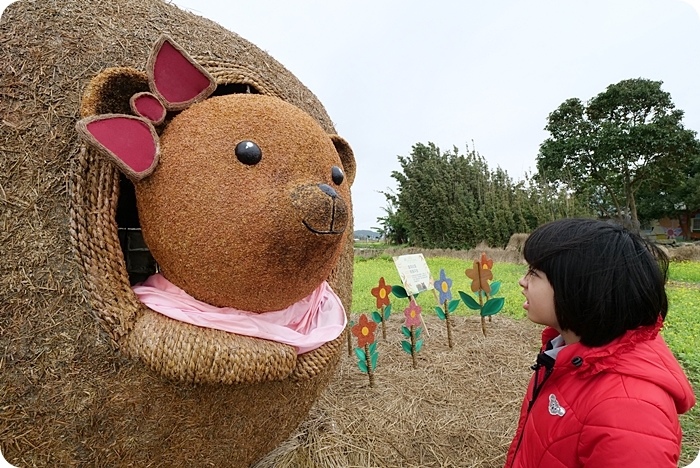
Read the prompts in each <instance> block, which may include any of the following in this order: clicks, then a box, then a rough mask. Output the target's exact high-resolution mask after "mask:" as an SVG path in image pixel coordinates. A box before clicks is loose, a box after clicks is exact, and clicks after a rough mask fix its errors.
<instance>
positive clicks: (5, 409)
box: [0, 0, 352, 466]
mask: <svg viewBox="0 0 700 468" xmlns="http://www.w3.org/2000/svg"><path fill="white" fill-rule="evenodd" d="M162 33H166V34H168V35H170V36H171V37H173V38H174V39H175V40H176V41H177V42H178V43H179V44H180V45H181V46H182V47H183V48H184V49H185V50H187V51H188V52H190V53H191V55H193V56H194V58H195V59H196V60H197V61H198V62H199V63H201V64H202V65H203V66H204V67H205V68H207V70H208V71H209V72H210V73H211V74H212V75H213V76H214V77H215V79H216V80H217V82H219V83H221V84H224V83H225V84H228V85H231V86H236V85H246V84H249V85H252V86H254V87H255V88H256V89H258V90H260V91H261V92H262V93H264V94H269V95H272V96H277V97H280V98H282V99H284V100H286V101H287V102H290V103H292V104H294V105H296V106H298V107H300V108H301V109H303V110H305V111H306V112H307V113H309V114H310V115H311V116H312V117H314V118H315V119H316V120H318V122H319V123H320V124H321V126H322V127H323V128H324V129H325V130H326V131H327V132H329V133H335V131H334V129H333V126H332V123H331V120H330V118H329V117H328V115H327V114H326V112H325V110H324V108H323V106H322V105H321V103H320V102H319V101H318V99H317V98H316V97H315V96H314V95H313V94H312V93H311V92H310V91H309V90H308V89H307V88H305V87H304V86H303V85H302V84H301V83H300V82H299V81H298V80H297V79H296V78H295V77H294V76H293V75H292V74H291V73H290V72H289V71H287V70H286V69H285V68H284V67H283V66H282V65H280V64H279V63H278V62H277V61H275V60H274V59H273V58H272V57H270V56H269V55H267V54H266V53H264V52H263V51H261V50H260V49H259V48H257V47H255V46H254V45H252V44H251V43H249V42H248V41H246V40H244V39H243V38H241V37H239V36H238V35H236V34H235V33H232V32H229V31H227V30H225V29H223V28H222V27H220V26H219V25H217V24H215V23H213V22H211V21H209V20H206V19H203V18H200V17H197V16H194V15H192V14H190V13H187V12H184V11H181V10H179V9H178V8H177V7H175V6H173V5H170V4H168V3H166V2H164V1H161V0H113V1H103V0H41V1H38V0H37V1H29V0H20V1H18V2H16V3H13V4H12V5H10V6H9V7H8V8H7V9H6V11H5V12H4V14H3V16H2V20H1V21H0V46H1V47H0V63H2V67H3V68H2V75H1V76H0V80H1V81H0V115H2V125H1V126H0V206H2V211H1V214H0V216H1V217H2V218H1V221H0V258H2V263H0V303H2V309H1V310H0V347H1V348H2V350H3V355H2V359H1V360H0V362H2V367H3V369H2V374H1V375H2V376H1V377H0V449H1V450H2V452H3V454H4V456H5V458H6V459H7V460H8V461H10V462H11V463H13V464H15V465H19V466H76V465H89V466H124V465H130V466H204V465H206V466H231V465H234V464H237V465H241V466H246V465H248V464H249V463H250V462H251V461H252V460H254V459H256V458H259V457H260V455H261V453H265V452H266V451H268V450H270V449H272V448H274V447H275V446H276V445H278V444H279V443H280V442H281V441H282V440H283V438H284V437H286V435H285V434H289V433H290V432H291V431H293V430H294V428H295V426H296V425H297V423H298V422H299V417H300V415H302V414H305V412H306V411H308V408H309V407H310V406H311V405H312V403H313V401H314V400H315V399H316V397H317V395H318V393H319V392H320V390H321V389H322V388H323V386H324V385H325V383H327V382H328V380H330V378H331V377H332V372H333V369H334V367H335V366H334V365H333V362H330V365H329V366H327V368H326V369H325V370H324V371H323V372H319V374H318V375H317V377H316V380H315V381H314V380H308V379H306V380H305V379H304V378H303V376H301V377H300V378H299V379H298V380H297V381H295V382H292V383H291V384H290V383H289V382H286V381H281V382H274V383H269V384H265V385H264V386H263V387H264V388H258V387H246V386H238V387H231V386H227V385H215V384H206V385H195V384H191V383H175V382H171V381H168V380H166V379H163V378H162V377H161V376H159V375H157V374H156V373H155V372H153V371H152V370H151V369H149V368H148V367H147V366H145V365H144V364H143V363H142V362H140V361H138V360H134V359H129V358H128V356H127V355H126V354H125V353H124V352H123V351H124V350H119V349H118V346H117V343H118V341H119V338H120V333H128V331H129V330H128V323H127V322H128V321H127V320H125V319H124V317H125V316H126V317H127V318H128V316H129V314H130V313H132V311H133V310H135V306H134V304H133V303H134V300H133V294H132V293H131V290H130V285H129V278H128V275H127V273H126V271H125V267H124V258H123V255H122V253H121V251H120V250H119V248H118V246H119V242H118V239H117V227H116V221H115V213H116V210H117V205H118V204H119V203H120V202H121V200H120V178H119V175H118V173H117V172H116V169H114V168H113V167H111V166H110V165H108V164H107V163H105V162H103V161H102V160H101V159H99V158H96V157H94V155H92V154H91V152H89V151H88V152H86V151H81V145H80V144H79V142H78V138H77V135H76V132H75V130H74V127H75V122H76V120H77V119H78V118H79V107H80V100H81V96H82V95H83V92H84V89H85V86H86V85H87V83H88V81H89V80H90V79H91V78H92V77H93V76H95V75H96V74H97V73H98V72H100V71H101V70H103V69H105V68H108V67H115V66H120V67H122V66H127V67H133V68H136V69H140V70H142V69H143V68H144V65H145V63H146V59H147V56H148V53H149V51H150V50H151V47H152V45H153V43H154V42H155V41H156V40H157V39H158V37H159V36H160V35H161V34H162ZM350 236H352V229H348V238H350ZM115 245H116V246H117V247H116V248H115ZM330 282H331V285H332V286H333V287H334V289H335V291H336V292H337V293H338V295H339V296H340V298H341V300H342V301H343V303H344V305H345V307H346V309H347V310H350V298H351V282H352V242H348V243H347V247H346V250H345V253H344V255H342V256H341V260H340V263H339V264H338V266H337V268H336V269H335V270H334V271H333V273H332V274H331V278H330ZM105 310H106V311H109V313H104V311H105ZM107 329H109V330H110V332H106V330H107ZM331 361H332V359H331ZM309 365H310V366H313V365H314V363H313V362H311V363H309ZM290 387H291V388H292V390H293V392H292V393H290ZM297 395H301V398H297V399H295V398H296V396H297ZM246 401H249V402H250V404H245V402H246ZM280 401H294V402H295V405H294V410H290V411H292V412H294V414H286V413H284V412H279V411H276V410H274V408H275V407H279V406H280V405H276V404H271V403H273V402H274V403H276V402H280ZM241 402H244V404H241ZM266 402H267V403H270V404H266ZM253 403H254V404H253ZM261 406H262V407H263V408H264V410H262V412H261V410H260V407H261ZM290 406H291V405H290ZM287 416H289V417H287ZM260 420H263V421H267V422H268V423H270V422H271V423H272V425H273V426H275V428H276V429H277V431H276V432H273V433H271V432H269V431H267V430H266V426H261V425H256V424H255V422H254V421H260ZM269 425H270V424H268V425H267V426H269ZM241 440H246V441H247V442H246V443H245V444H241V443H240V441H241Z"/></svg>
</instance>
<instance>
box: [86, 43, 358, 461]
mask: <svg viewBox="0 0 700 468" xmlns="http://www.w3.org/2000/svg"><path fill="white" fill-rule="evenodd" d="M146 68H147V71H146V77H145V78H146V80H147V82H148V87H149V90H148V91H139V92H135V93H134V92H133V91H134V88H133V86H132V84H133V83H134V82H138V81H139V80H143V78H144V77H143V76H142V73H141V72H138V71H136V70H134V69H129V68H112V69H107V70H105V71H104V72H102V73H100V74H99V75H98V76H96V77H95V78H94V79H93V80H92V81H91V83H90V86H89V87H88V90H87V92H86V94H85V96H84V99H83V104H82V114H83V115H84V118H83V119H82V120H80V121H79V122H78V124H77V126H76V128H77V130H78V132H79V134H80V135H81V136H82V137H83V138H84V140H85V141H86V142H87V144H88V145H89V146H90V147H91V148H93V149H95V150H97V151H98V152H99V153H101V154H102V156H104V157H106V158H107V159H108V160H110V161H112V162H113V163H114V164H115V165H116V166H117V167H118V168H119V169H120V171H121V172H122V173H123V174H125V175H126V177H128V179H129V180H130V181H131V182H132V183H133V185H134V187H135V195H136V204H137V209H138V218H139V221H140V226H141V228H142V232H143V238H144V241H145V243H146V245H147V246H148V248H149V250H150V252H151V253H152V255H153V257H154V258H155V260H156V262H157V264H158V269H159V272H158V273H156V274H154V275H152V276H150V277H149V278H148V279H146V280H145V281H144V282H141V283H137V284H136V285H135V286H134V287H133V290H134V294H136V296H137V297H138V298H139V300H140V302H142V303H143V304H144V307H143V309H142V310H141V311H140V313H138V314H135V315H134V316H133V317H132V323H130V324H127V325H126V326H124V325H120V326H123V327H124V328H125V329H126V330H127V332H126V333H125V334H124V335H123V336H120V337H119V338H118V340H117V341H118V343H119V346H120V347H121V348H123V349H124V350H125V351H126V353H127V354H128V355H129V356H130V357H133V358H136V359H140V360H141V361H142V362H143V363H144V364H146V365H147V366H148V367H150V368H151V369H152V371H153V372H155V373H157V374H159V375H160V376H161V377H162V378H164V379H169V380H172V381H176V382H181V383H186V384H192V385H213V386H222V385H223V386H238V387H240V389H241V391H240V392H239V393H238V395H237V398H236V399H232V400H230V401H228V403H227V405H226V406H225V407H222V408H221V412H222V415H221V417H224V418H225V417H226V415H227V414H229V415H230V417H231V420H230V426H229V431H231V432H233V433H240V434H241V436H242V438H241V440H237V441H235V443H236V444H238V445H239V446H240V449H237V448H236V447H233V448H232V447H228V448H227V450H232V453H234V454H235V460H230V462H231V463H232V464H237V465H240V466H247V465H249V464H250V463H251V462H253V461H254V460H256V459H257V458H260V457H261V456H263V455H264V454H265V453H266V451H268V450H270V449H273V448H274V447H275V444H277V443H280V442H281V441H282V440H284V438H286V437H287V436H289V434H290V432H291V430H292V429H294V427H295V426H296V425H297V424H299V423H300V422H301V420H302V419H303V417H305V416H306V412H308V409H309V406H310V404H311V403H312V402H313V400H314V399H315V398H316V396H317V395H318V393H319V392H320V390H321V389H322V388H323V387H324V386H325V385H326V384H327V382H328V378H329V377H328V376H329V374H330V372H332V370H333V369H334V368H335V366H336V364H337V362H338V356H339V350H340V347H339V343H340V341H341V340H342V334H343V332H344V329H345V326H346V314H345V311H344V308H343V305H342V303H341V301H340V299H339V298H338V296H337V295H336V294H335V293H334V292H333V290H332V289H331V288H330V287H329V286H328V283H327V282H326V279H327V278H328V277H329V275H330V273H331V270H332V269H333V267H334V266H335V265H336V263H337V261H338V258H339V256H340V254H341V251H342V249H343V247H344V241H345V239H346V236H345V232H346V229H350V228H351V226H349V220H350V211H349V210H350V204H349V198H350V184H351V182H352V179H353V177H354V172H355V163H354V158H353V154H352V151H351V149H350V147H349V145H348V144H347V142H346V141H345V140H343V139H342V138H341V137H339V136H337V135H329V134H327V133H326V132H325V131H324V130H323V129H322V128H321V127H320V125H319V124H318V123H317V122H316V121H315V120H314V119H313V118H312V117H311V116H309V115H308V114H306V113H305V112H303V111H302V110H300V109H299V108H297V107H295V106H293V105H291V104H288V103H286V102H285V101H283V100H281V99H278V98H276V97H271V96H264V95H261V94H253V93H244V94H223V95H217V96H212V94H213V93H214V92H215V91H216V88H217V86H216V82H215V80H214V79H213V78H212V77H211V76H210V74H209V73H208V72H207V71H206V70H205V69H204V68H203V67H201V66H200V65H198V64H197V63H196V62H195V61H194V60H193V59H192V58H191V57H190V56H189V55H188V54H187V53H186V52H185V51H184V50H183V49H182V48H181V47H180V46H178V45H177V44H176V43H175V42H174V41H173V40H172V39H170V38H169V37H167V36H162V37H161V38H160V39H159V40H158V42H157V43H156V44H155V46H154V48H153V51H152V53H151V55H150V57H149V60H148V64H147V67H146ZM119 101H121V102H122V103H123V102H125V101H126V102H128V103H129V106H130V108H131V110H132V113H130V114H123V113H114V112H113V111H112V110H111V109H110V108H109V106H110V105H111V103H113V102H119ZM117 107H119V106H117ZM120 108H123V106H121V107H120ZM302 383H303V385H300V384H302ZM268 386H269V387H270V388H271V389H273V390H274V391H273V392H272V395H270V394H267V395H266V392H264V391H261V389H263V388H264V387H268ZM240 408H244V409H245V410H240ZM251 410H252V411H251ZM240 415H244V418H242V417H241V416H240ZM245 428H249V429H248V430H245Z"/></svg>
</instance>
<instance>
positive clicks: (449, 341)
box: [443, 301, 452, 348]
mask: <svg viewBox="0 0 700 468" xmlns="http://www.w3.org/2000/svg"><path fill="white" fill-rule="evenodd" d="M443 309H444V310H445V323H446V325H447V345H448V346H449V347H450V348H452V324H451V323H450V311H449V310H448V307H447V301H445V303H444V304H443Z"/></svg>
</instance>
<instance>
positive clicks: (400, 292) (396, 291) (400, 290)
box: [391, 286, 408, 299]
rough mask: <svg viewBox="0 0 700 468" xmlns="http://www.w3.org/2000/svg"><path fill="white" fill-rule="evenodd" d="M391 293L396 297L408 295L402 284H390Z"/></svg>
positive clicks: (401, 297) (403, 297)
mask: <svg viewBox="0 0 700 468" xmlns="http://www.w3.org/2000/svg"><path fill="white" fill-rule="evenodd" d="M391 294H393V295H394V296H396V297H398V298H399V299H405V298H407V297H408V294H407V293H406V288H404V287H403V286H392V287H391Z"/></svg>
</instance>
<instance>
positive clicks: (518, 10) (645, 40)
mask: <svg viewBox="0 0 700 468" xmlns="http://www.w3.org/2000/svg"><path fill="white" fill-rule="evenodd" d="M8 3H9V2H7V1H2V0H0V6H4V5H6V4H8ZM173 3H175V4H176V5H178V6H180V7H181V8H184V9H187V10H189V11H191V12H193V13H195V14H198V15H201V16H204V17H206V18H209V19H212V20H214V21H216V22H218V23H219V24H221V25H222V26H224V27H225V28H227V29H229V30H231V31H234V32H236V33H238V34H239V35H241V36H242V37H244V38H246V39H248V40H249V41H251V42H253V43H254V44H256V45H257V46H258V47H260V48H261V49H263V50H265V51H267V52H268V53H269V54H270V55H272V56H273V57H274V58H275V59H277V60H278V61H279V62H281V63H282V64H283V65H284V66H285V67H286V68H288V69H289V70H290V71H291V72H292V73H294V74H295V75H296V76H297V77H298V78H299V79H300V80H301V81H302V82H303V83H304V84H305V85H306V86H307V87H308V88H309V89H310V90H311V91H312V92H313V93H314V94H316V95H317V96H318V97H319V99H320V100H321V102H322V103H323V105H324V106H325V108H326V110H327V111H328V114H329V115H330V117H331V119H332V120H333V122H334V123H335V127H336V130H337V131H338V133H339V134H340V135H341V136H343V137H344V138H345V139H347V140H348V142H349V143H350V145H351V146H352V148H353V150H354V152H355V158H356V160H357V168H358V169H357V178H356V180H355V184H354V187H353V202H354V206H355V208H354V211H355V229H368V228H371V227H373V226H377V225H378V224H377V220H376V219H377V217H379V216H382V215H383V214H384V212H383V210H382V208H383V207H385V206H386V202H385V199H384V196H383V195H381V194H380V193H379V191H381V190H386V189H388V188H394V187H395V183H394V179H392V178H391V172H392V171H393V170H399V169H400V166H399V164H398V160H397V156H398V155H404V156H407V155H409V154H410V152H411V147H412V146H413V145H414V144H416V143H419V142H420V143H427V142H433V143H435V144H436V145H438V146H439V147H440V148H441V149H442V150H448V149H451V148H452V147H453V146H457V147H458V148H460V149H461V150H462V152H465V151H466V147H467V145H469V147H471V145H472V142H473V143H474V144H475V147H476V150H477V151H478V152H479V153H481V155H482V156H484V157H485V158H486V160H487V162H488V164H489V166H490V167H491V168H492V169H495V168H496V167H497V166H500V167H501V168H503V169H505V170H506V171H507V172H508V174H509V175H510V176H511V177H512V178H513V179H515V180H520V179H522V178H523V176H524V174H525V172H526V171H534V170H535V158H536V156H537V151H538V147H539V145H540V143H542V141H543V140H544V139H545V138H546V137H547V133H546V132H545V131H544V130H543V128H544V126H545V124H546V119H547V115H548V114H549V113H550V112H551V111H553V110H554V109H556V107H558V106H559V104H561V103H562V102H563V101H564V100H566V99H568V98H571V97H578V98H580V99H582V100H584V101H585V100H588V99H590V98H592V97H594V96H595V95H596V94H598V93H600V92H602V91H604V90H605V88H606V86H608V85H609V84H612V83H617V82H618V81H620V80H623V79H628V78H639V77H642V78H649V79H653V80H661V81H663V82H664V85H663V89H664V90H666V91H668V92H669V93H671V96H672V99H673V101H674V103H675V104H676V106H677V107H678V108H680V109H682V110H684V111H685V113H686V114H685V119H684V123H685V126H686V127H687V128H690V129H693V130H696V131H700V90H699V89H698V88H699V87H700V13H699V12H700V0H491V1H476V0H452V1H443V0H434V1H432V2H428V1H418V0H255V1H245V2H242V1H237V0H175V1H174V2H173ZM215 39H216V38H212V40H215Z"/></svg>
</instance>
